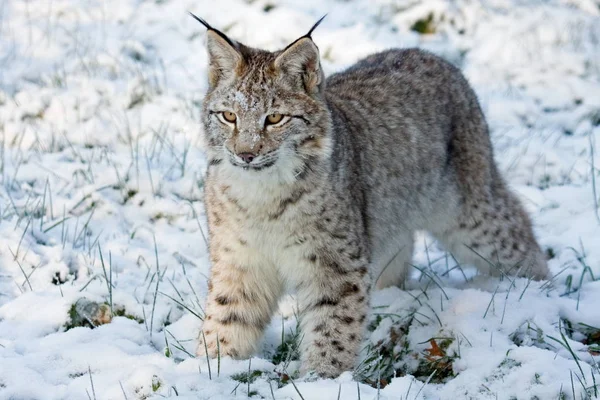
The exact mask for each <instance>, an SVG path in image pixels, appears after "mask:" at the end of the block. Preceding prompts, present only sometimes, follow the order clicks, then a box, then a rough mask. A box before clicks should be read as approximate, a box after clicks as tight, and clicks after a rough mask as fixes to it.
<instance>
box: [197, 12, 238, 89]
mask: <svg viewBox="0 0 600 400" xmlns="http://www.w3.org/2000/svg"><path fill="white" fill-rule="evenodd" d="M190 15H191V16H192V17H193V18H194V19H195V20H196V21H198V22H200V23H201V24H202V25H204V26H205V27H206V29H208V32H207V34H206V37H207V39H206V48H207V50H208V57H209V62H208V81H209V84H210V86H211V87H214V86H216V84H217V83H218V82H219V80H221V79H228V78H230V77H231V76H234V75H235V74H236V73H237V72H239V70H240V68H241V67H242V66H243V64H244V57H243V56H242V54H241V53H240V51H239V45H238V44H237V43H235V42H234V41H232V40H231V39H229V38H228V37H227V36H226V35H225V34H224V33H223V32H221V31H219V30H217V29H215V28H213V27H212V26H210V25H209V24H208V23H207V22H206V21H204V20H203V19H202V18H199V17H197V16H195V15H194V14H192V13H190Z"/></svg>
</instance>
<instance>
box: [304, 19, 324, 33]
mask: <svg viewBox="0 0 600 400" xmlns="http://www.w3.org/2000/svg"><path fill="white" fill-rule="evenodd" d="M326 16H327V14H325V15H323V16H322V17H321V18H319V20H318V21H317V22H315V24H314V25H313V26H312V28H310V30H309V31H308V33H307V34H306V35H304V37H308V38H309V37H311V35H312V33H313V31H314V30H315V29H317V26H319V25H321V22H323V20H324V19H325V17H326Z"/></svg>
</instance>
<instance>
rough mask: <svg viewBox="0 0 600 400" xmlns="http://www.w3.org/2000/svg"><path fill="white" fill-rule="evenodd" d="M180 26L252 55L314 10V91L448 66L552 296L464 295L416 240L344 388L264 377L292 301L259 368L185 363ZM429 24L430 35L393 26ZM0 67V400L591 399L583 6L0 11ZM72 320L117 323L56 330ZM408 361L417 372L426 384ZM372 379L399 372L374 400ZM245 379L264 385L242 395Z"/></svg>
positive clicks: (274, 369) (194, 207) (595, 20)
mask: <svg viewBox="0 0 600 400" xmlns="http://www.w3.org/2000/svg"><path fill="white" fill-rule="evenodd" d="M267 6H268V7H267ZM267 9H268V11H265V10H267ZM188 10H190V11H192V12H194V13H196V14H198V15H200V16H201V17H203V18H204V19H206V20H207V21H209V23H211V24H212V25H214V26H215V27H218V28H221V29H222V30H224V31H225V32H226V33H227V34H229V35H231V36H232V37H233V38H235V39H238V40H241V41H242V42H244V43H246V44H248V45H251V46H255V47H264V48H267V49H271V50H274V49H277V48H281V47H283V46H285V45H286V44H288V43H289V42H291V41H293V40H294V39H296V38H297V37H299V36H300V35H302V34H304V33H306V31H307V30H308V29H309V28H310V27H311V26H312V24H313V23H314V22H315V21H316V20H317V19H318V18H319V17H320V16H322V15H323V14H324V13H329V15H328V17H327V18H326V19H325V20H324V22H323V23H322V24H321V26H319V28H318V29H317V30H316V31H315V32H314V34H313V38H314V40H315V41H316V43H317V45H318V46H319V48H320V51H321V56H322V58H323V67H324V69H325V72H326V73H328V74H329V73H332V72H335V71H338V70H341V69H343V68H344V67H347V66H349V65H351V64H352V63H354V62H355V61H357V60H358V59H359V58H360V57H362V56H365V55H367V54H370V53H372V52H375V51H378V50H383V49H386V48H389V47H412V46H419V47H422V48H425V49H428V50H431V51H433V52H435V53H437V54H439V55H441V56H443V57H445V58H447V59H448V60H450V61H451V62H453V63H455V64H456V65H458V66H459V67H460V68H461V69H462V70H463V71H464V73H465V74H466V76H467V78H468V79H469V81H470V82H471V83H472V85H473V86H474V88H475V90H476V91H477V93H478V95H479V98H480V100H481V103H482V106H483V108H484V110H485V113H486V115H487V118H488V121H489V124H490V128H491V131H492V140H493V143H494V150H495V157H496V159H497V162H498V164H499V166H500V168H501V170H502V171H503V173H504V175H505V177H506V178H507V181H508V182H509V184H510V185H511V187H512V188H513V189H514V190H515V191H516V192H517V193H518V194H519V196H520V197H521V199H522V200H523V202H524V203H525V205H526V207H527V209H528V210H529V212H530V213H531V216H532V219H533V222H534V225H535V231H536V234H537V236H538V238H539V241H540V243H541V245H542V246H543V248H544V250H545V251H547V252H548V254H551V255H552V258H551V259H550V260H549V266H550V269H551V271H552V273H553V275H555V278H554V279H553V280H552V282H550V283H549V282H529V281H528V280H526V279H514V280H511V279H506V278H505V279H499V278H493V277H488V276H482V275H477V274H476V271H475V270H474V269H473V268H470V267H469V266H461V268H458V267H455V263H454V261H453V260H452V258H451V257H448V256H447V255H446V254H445V253H444V252H443V250H442V249H441V248H439V247H438V246H437V244H436V243H434V242H433V241H432V239H431V238H430V237H429V236H427V235H425V234H419V235H418V237H417V244H418V247H417V251H416V254H415V257H414V263H415V265H416V266H418V267H419V268H420V269H421V270H424V271H425V273H423V274H422V273H421V272H419V271H418V270H417V269H415V270H414V272H413V274H412V279H411V281H410V282H409V283H408V285H407V289H408V290H407V291H401V290H400V289H395V288H393V289H386V290H383V291H379V292H376V293H374V296H373V304H372V305H373V308H372V315H371V316H370V319H371V324H370V325H371V329H370V330H369V333H368V335H367V336H366V337H365V342H364V344H365V351H364V352H363V355H362V357H363V358H365V362H363V363H362V364H361V365H362V370H361V371H362V372H361V373H357V374H355V376H353V375H352V374H351V373H350V372H347V373H345V374H343V375H342V376H340V377H339V378H338V379H335V380H322V379H317V378H314V377H299V376H297V375H296V374H294V370H295V368H297V362H295V361H291V362H282V363H278V362H274V360H273V356H274V355H275V354H276V352H277V350H276V348H277V346H279V345H280V344H281V338H282V333H283V334H285V336H286V337H289V336H291V334H292V333H293V331H294V329H295V327H296V317H295V303H294V300H293V298H292V297H286V298H285V299H284V300H283V301H282V305H281V307H280V311H279V313H278V314H277V315H276V316H275V317H274V318H273V321H272V323H271V325H270V326H269V327H268V329H267V332H266V334H265V339H264V343H263V345H262V347H261V351H260V352H259V354H257V355H256V357H254V358H252V359H251V360H241V361H237V360H231V359H228V358H223V359H221V360H220V361H219V362H218V361H217V360H212V361H210V363H209V362H207V360H206V359H197V358H195V357H193V356H192V354H193V353H194V347H195V338H196V336H197V334H198V332H199V329H200V326H201V321H200V320H199V319H198V318H197V316H196V315H202V306H203V303H204V301H203V299H204V297H205V295H206V291H207V283H206V276H207V275H208V273H209V261H208V255H207V251H206V242H205V236H204V235H205V234H206V232H207V228H206V222H205V215H204V208H203V204H202V190H203V189H202V185H203V175H204V171H205V168H206V160H205V157H204V153H203V139H202V134H201V126H200V124H199V118H200V114H199V113H200V107H199V102H200V101H201V99H202V96H203V93H204V92H205V90H206V87H207V82H206V62H207V57H206V52H205V49H204V39H205V29H204V28H203V27H202V26H201V25H200V24H198V23H197V22H196V21H194V20H193V19H192V18H190V17H189V15H188V14H187V11H188ZM430 15H431V18H430V20H431V21H432V24H433V26H434V28H435V33H433V34H425V35H421V34H419V33H417V32H415V31H413V30H411V27H412V26H413V25H414V24H415V22H417V21H424V20H427V19H428V18H429V16H430ZM0 64H1V66H0V141H1V144H2V145H1V147H0V180H1V182H2V185H1V187H0V238H1V240H0V399H88V398H92V399H94V398H95V399H98V400H100V399H125V398H127V399H156V398H163V397H175V396H178V397H179V398H183V399H199V398H200V399H207V398H211V399H212V398H214V399H230V398H236V397H242V398H244V397H247V395H248V390H250V394H251V395H252V396H253V397H254V398H272V396H274V397H275V398H277V399H299V398H300V396H302V397H303V398H305V399H337V398H338V393H340V395H339V398H342V399H356V398H358V393H359V392H360V398H362V399H375V398H381V399H398V398H402V399H458V398H472V399H480V398H481V399H488V398H489V399H515V398H518V399H555V398H564V399H571V398H573V394H574V395H575V398H577V399H579V398H584V399H585V398H592V397H593V396H597V395H596V393H597V392H596V390H600V388H597V386H596V389H594V388H595V386H594V385H596V384H597V382H600V370H599V369H598V364H597V358H598V357H597V355H598V344H597V343H598V340H599V339H598V338H599V337H600V335H598V328H600V312H599V311H598V308H597V307H598V304H600V281H598V280H597V279H598V278H599V277H600V245H599V244H600V218H599V217H598V215H599V213H600V210H598V203H599V202H600V200H599V197H600V156H599V154H600V2H598V1H597V0H549V1H546V2H539V1H536V0H511V1H484V0H475V1H473V0H470V1H469V0H455V1H449V2H446V1H437V0H436V1H428V2H417V1H413V0H401V1H390V0H376V1H367V0H353V1H343V2H342V1H335V0H327V1H321V0H319V1H317V0H308V1H304V2H296V1H291V0H281V1H267V0H257V1H253V2H249V1H242V0H223V1H219V2H212V1H208V0H201V1H191V0H182V1H159V0H157V1H148V0H146V1H139V0H121V1H117V0H106V1H103V2H81V1H75V0H53V1H51V2H48V1H42V0H30V1H26V2H18V1H5V2H2V3H1V4H0ZM109 288H110V289H109ZM82 301H89V302H94V303H97V304H102V303H106V304H107V305H108V306H110V304H111V302H112V305H113V309H114V310H121V311H123V314H124V315H122V316H115V317H114V318H113V319H112V321H111V322H110V323H108V324H105V325H101V326H98V327H96V328H94V329H91V328H90V327H89V326H82V327H79V326H77V327H70V326H68V324H69V323H70V322H71V318H70V313H71V311H72V307H73V305H74V304H76V303H78V302H82ZM104 307H105V308H106V306H104ZM593 327H595V328H596V329H595V330H594V328H593ZM69 328H70V329H69ZM590 330H591V331H592V332H595V334H594V335H595V336H594V335H591V334H590ZM282 331H283V332H282ZM432 338H433V339H434V341H437V342H436V343H438V344H439V345H440V346H442V344H443V343H445V345H444V346H447V347H444V346H442V347H444V348H443V352H444V357H446V358H447V359H446V358H444V359H442V360H441V361H440V360H439V356H438V355H435V354H434V353H435V350H432V349H433V348H432V347H431V346H432V344H431V341H430V339H432ZM594 338H595V339H594ZM594 340H595V343H596V345H595V346H596V347H593V346H594V344H593V341H594ZM374 348H379V349H380V353H381V354H380V355H379V356H378V355H377V352H376V351H375V353H373V349H374ZM369 349H371V350H369ZM432 351H433V352H434V353H432ZM373 354H375V356H374V357H371V356H373ZM428 357H429V358H428ZM436 357H438V358H436ZM373 360H374V361H373ZM428 360H429V361H431V360H435V361H436V362H438V364H437V366H438V368H430V369H429V370H426V372H424V371H423V366H424V365H425V364H426V361H428ZM448 360H449V361H448ZM446 361H448V364H444V362H446ZM386 362H393V364H394V365H393V366H394V368H395V369H396V370H397V371H398V373H397V375H398V376H397V377H393V376H392V375H389V374H388V375H386V376H385V382H383V381H380V383H379V388H378V387H377V384H376V382H377V381H378V380H379V378H383V377H384V374H387V373H388V372H389V369H388V370H386V367H385V366H384V365H386ZM378 363H379V364H378ZM424 363H425V364H424ZM444 366H449V370H445V372H444V373H446V375H447V376H446V377H445V378H443V377H442V379H439V378H440V377H441V375H442V370H444ZM359 369H360V368H359ZM248 370H251V371H261V372H260V373H258V374H257V375H259V376H257V377H256V379H254V380H251V382H250V384H249V385H248V384H247V383H246V381H243V380H244V379H246V378H245V376H246V375H245V374H247V373H248ZM209 371H210V372H209ZM434 371H435V373H434V374H433V375H432V376H429V375H430V374H431V373H433V372H434ZM423 374H426V375H427V376H424V375H423ZM287 375H289V376H290V377H291V379H292V380H287V378H286V376H287ZM240 377H242V378H240ZM417 378H418V379H417ZM357 379H358V380H360V382H359V383H357V382H356V380H357ZM246 380H247V379H246ZM282 380H283V381H285V382H281V381H282ZM240 381H243V382H240ZM280 382H281V384H279V385H278V383H280ZM292 382H293V383H292ZM374 383H375V384H374ZM370 384H371V385H370ZM279 386H281V387H279ZM271 390H272V391H271ZM586 390H587V394H586V392H585V391H586ZM271 393H273V395H272V394H271ZM561 396H562V397H561ZM586 396H588V397H586Z"/></svg>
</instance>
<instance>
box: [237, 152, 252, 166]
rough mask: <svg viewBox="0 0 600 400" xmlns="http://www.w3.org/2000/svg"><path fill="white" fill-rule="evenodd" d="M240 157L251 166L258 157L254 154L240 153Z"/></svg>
mask: <svg viewBox="0 0 600 400" xmlns="http://www.w3.org/2000/svg"><path fill="white" fill-rule="evenodd" d="M238 157H239V158H241V159H242V160H244V162H245V163H246V164H250V163H251V162H252V160H254V159H255V158H256V156H255V155H254V154H252V153H239V154H238Z"/></svg>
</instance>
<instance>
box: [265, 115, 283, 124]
mask: <svg viewBox="0 0 600 400" xmlns="http://www.w3.org/2000/svg"><path fill="white" fill-rule="evenodd" d="M281 120H283V115H282V114H269V115H267V121H266V123H267V125H275V124H278V123H280V122H281Z"/></svg>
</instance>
